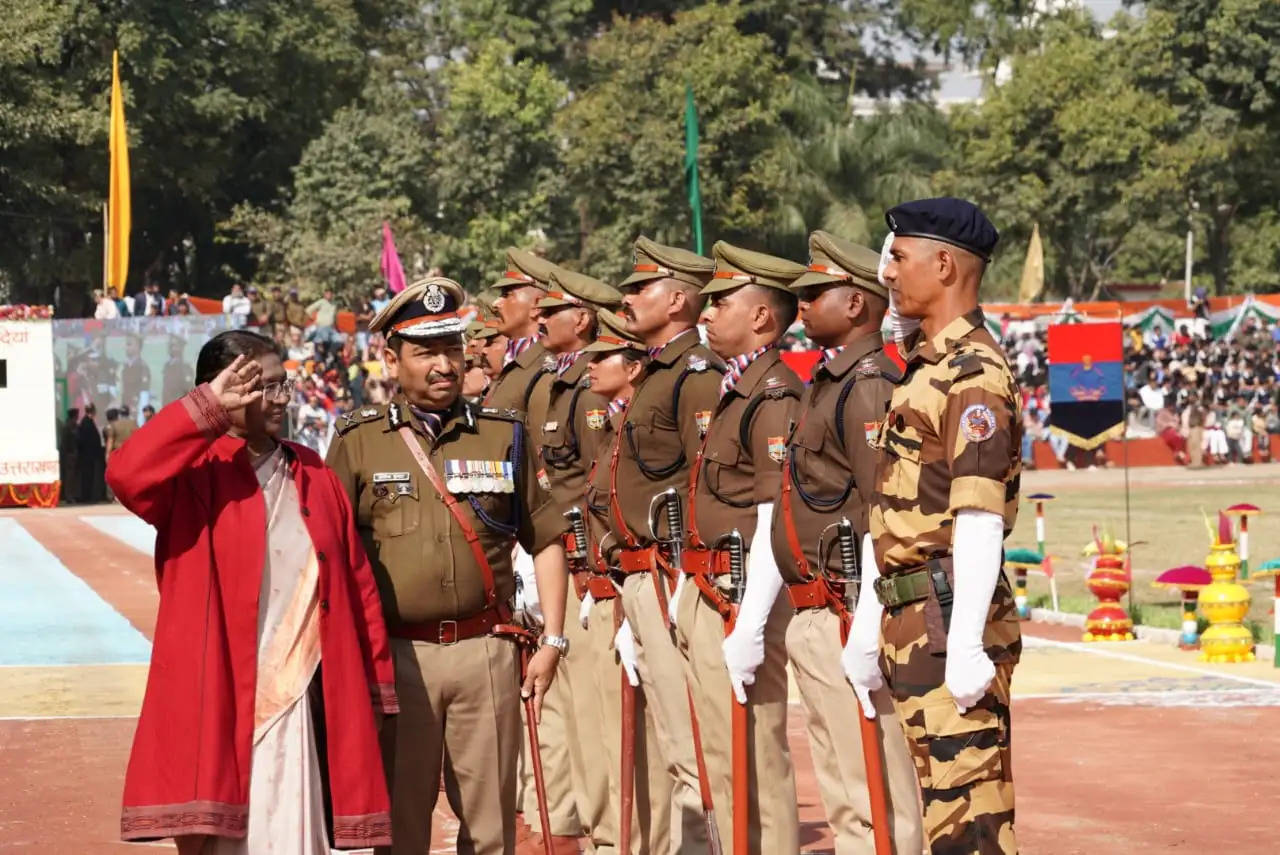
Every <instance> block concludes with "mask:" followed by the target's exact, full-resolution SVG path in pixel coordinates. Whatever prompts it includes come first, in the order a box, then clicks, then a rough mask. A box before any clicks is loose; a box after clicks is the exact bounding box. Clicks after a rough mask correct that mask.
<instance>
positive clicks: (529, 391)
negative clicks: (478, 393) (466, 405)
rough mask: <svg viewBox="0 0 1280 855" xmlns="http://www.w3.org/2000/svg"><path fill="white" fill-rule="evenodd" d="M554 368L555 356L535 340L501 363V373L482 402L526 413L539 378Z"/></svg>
mask: <svg viewBox="0 0 1280 855" xmlns="http://www.w3.org/2000/svg"><path fill="white" fill-rule="evenodd" d="M555 370H556V359H555V357H554V356H552V355H551V353H550V352H549V351H548V350H547V349H546V348H545V347H543V346H542V342H540V341H535V342H534V343H533V344H531V345H529V347H528V348H527V349H526V350H525V352H524V353H522V354H520V355H519V356H517V357H516V358H515V359H514V360H513V361H511V362H509V363H507V364H506V365H504V366H503V367H502V371H501V373H499V374H498V376H497V377H495V378H494V379H493V382H492V383H491V384H490V386H489V393H488V394H487V395H486V396H485V401H484V402H485V405H486V406H489V407H494V408H496V409H499V410H508V409H509V410H519V411H520V412H521V413H522V414H523V413H527V412H528V411H529V401H530V398H531V397H532V395H533V391H534V387H535V386H536V385H537V384H538V383H540V382H542V378H543V376H545V375H546V374H548V373H552V374H554V373H555Z"/></svg>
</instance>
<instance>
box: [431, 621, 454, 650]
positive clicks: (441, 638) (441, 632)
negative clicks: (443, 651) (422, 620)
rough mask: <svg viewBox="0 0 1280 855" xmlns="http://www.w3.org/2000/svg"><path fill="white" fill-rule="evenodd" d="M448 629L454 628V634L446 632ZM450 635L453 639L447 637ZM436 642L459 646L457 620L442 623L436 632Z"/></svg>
mask: <svg viewBox="0 0 1280 855" xmlns="http://www.w3.org/2000/svg"><path fill="white" fill-rule="evenodd" d="M448 627H452V633H449V632H446V631H445V630H446V628H448ZM450 634H451V635H452V637H451V638H446V637H445V636H446V635H450ZM436 642H437V643H438V644H444V645H449V644H457V643H458V622H457V621H456V620H442V621H440V626H439V629H438V631H437V632H436Z"/></svg>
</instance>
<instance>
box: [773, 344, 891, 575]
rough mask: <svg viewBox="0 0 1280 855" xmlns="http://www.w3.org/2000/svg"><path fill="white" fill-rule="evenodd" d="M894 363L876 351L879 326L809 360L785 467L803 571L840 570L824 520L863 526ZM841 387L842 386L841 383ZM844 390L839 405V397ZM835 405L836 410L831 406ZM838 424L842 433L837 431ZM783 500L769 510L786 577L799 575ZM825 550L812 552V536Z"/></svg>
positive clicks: (860, 532) (832, 533) (857, 533)
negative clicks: (819, 359)
mask: <svg viewBox="0 0 1280 855" xmlns="http://www.w3.org/2000/svg"><path fill="white" fill-rule="evenodd" d="M899 377H900V372H899V371H898V366H897V365H895V364H894V362H893V360H891V359H890V358H889V357H888V356H886V355H885V352H884V341H883V339H881V337H880V333H878V332H876V333H872V334H871V335H868V336H865V337H863V338H860V339H858V340H857V341H855V342H853V343H852V344H850V345H848V346H847V347H846V348H845V349H844V350H843V351H841V352H840V354H839V355H838V356H837V357H836V358H835V359H832V360H831V361H830V362H827V363H825V364H823V365H821V366H819V367H818V368H817V370H816V371H815V372H814V376H813V382H812V383H810V384H809V386H808V388H806V389H805V390H804V392H803V394H801V396H800V404H799V406H798V407H797V408H796V416H795V423H794V428H793V429H792V431H791V437H790V439H789V441H788V443H787V460H786V462H785V463H784V464H783V465H784V466H787V467H789V468H790V470H791V485H792V486H791V497H790V500H789V501H788V503H787V504H789V506H790V511H791V521H792V524H793V525H794V527H795V532H796V537H797V539H798V540H799V543H800V549H801V551H802V552H803V553H804V555H803V557H804V559H805V560H807V561H808V563H809V570H810V573H812V574H814V575H821V574H820V573H819V570H820V569H823V563H822V562H823V559H824V558H825V559H826V566H825V569H826V570H827V571H828V572H830V573H834V574H837V575H838V574H839V573H840V572H841V566H840V553H839V551H838V549H836V548H835V542H836V530H835V529H834V528H832V529H829V530H828V526H831V525H833V524H835V523H838V522H840V520H841V518H844V517H847V518H848V519H849V521H850V522H851V523H852V524H853V530H854V532H855V536H856V538H857V541H858V543H859V544H860V543H861V540H862V535H863V534H864V533H865V532H866V531H867V525H868V517H869V514H870V506H871V505H872V504H873V503H874V502H875V500H876V491H875V486H876V463H877V461H878V460H879V458H880V452H879V451H878V450H877V449H876V447H875V441H876V434H877V433H878V432H879V430H880V424H881V423H882V422H883V421H884V416H885V412H886V410H887V409H888V407H889V396H890V394H892V392H893V384H894V382H895V381H897V380H898V379H899ZM846 388H848V390H849V391H848V393H847V394H846V393H845V389H846ZM841 396H844V401H843V406H839V405H840V404H841V401H840V398H841ZM838 406H839V410H837V407H838ZM841 425H843V439H842V438H841ZM786 513H787V508H786V507H784V506H783V504H782V503H781V502H779V504H778V505H777V506H775V507H774V513H773V554H774V557H775V558H776V559H777V562H778V569H779V570H781V571H782V578H783V580H784V581H786V582H801V581H804V577H802V576H801V575H800V573H799V572H798V571H797V569H796V565H797V562H798V561H799V559H800V557H801V556H798V555H796V554H795V553H794V552H793V550H792V548H791V542H790V540H789V539H788V537H787V528H786ZM819 538H821V539H822V541H823V549H824V551H826V553H827V555H826V556H822V557H820V556H819V555H818V540H819Z"/></svg>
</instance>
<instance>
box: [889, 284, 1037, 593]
mask: <svg viewBox="0 0 1280 855" xmlns="http://www.w3.org/2000/svg"><path fill="white" fill-rule="evenodd" d="M906 362H907V371H906V377H905V379H904V380H903V382H902V383H901V384H900V385H899V386H898V387H897V388H895V389H894V391H893V398H892V401H891V403H890V407H889V413H888V415H887V416H886V417H885V420H884V423H883V424H882V425H881V427H880V432H879V438H878V444H879V445H880V446H881V447H883V449H884V452H885V453H884V455H883V456H882V457H881V460H880V465H879V468H878V469H877V471H876V492H877V493H878V494H879V500H878V501H877V503H876V504H875V506H874V507H873V508H872V510H871V536H872V538H873V539H874V540H875V550H876V563H877V566H878V567H879V570H880V573H881V574H892V573H900V572H903V571H906V570H913V569H915V568H917V567H919V566H921V565H922V564H924V563H925V562H926V561H928V560H929V559H931V558H938V557H943V556H948V555H950V554H951V535H952V525H953V523H954V521H955V514H956V512H957V511H960V510H964V509H966V508H972V509H976V510H982V511H990V512H992V513H996V514H1000V515H1001V516H1002V517H1003V518H1004V530H1005V536H1008V534H1009V532H1010V531H1011V530H1012V529H1013V524H1014V521H1015V520H1016V519H1017V515H1018V488H1019V477H1020V474H1021V471H1022V456H1021V448H1022V420H1021V418H1019V415H1018V413H1019V405H1018V404H1019V398H1018V386H1017V383H1016V382H1015V381H1014V377H1013V371H1012V370H1011V369H1010V368H1009V363H1008V361H1007V360H1006V359H1005V356H1004V353H1003V351H1001V349H1000V346H999V345H998V344H997V343H996V341H995V339H993V338H992V337H991V333H989V332H988V331H987V329H986V327H985V326H984V325H983V319H982V311H981V310H980V309H975V310H974V311H973V312H970V313H969V314H967V315H964V316H962V317H959V318H956V319H955V320H954V321H952V322H951V323H949V324H947V326H946V327H945V328H944V329H943V330H942V331H941V332H939V333H938V334H937V335H935V336H934V337H933V338H932V339H930V340H928V341H924V340H923V339H922V337H921V336H920V334H919V333H917V334H916V338H915V340H914V342H913V343H912V345H911V347H910V349H909V350H908V351H907V354H906Z"/></svg>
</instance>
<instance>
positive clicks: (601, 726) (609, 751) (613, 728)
mask: <svg viewBox="0 0 1280 855" xmlns="http://www.w3.org/2000/svg"><path fill="white" fill-rule="evenodd" d="M615 603H617V604H618V607H619V608H621V605H622V604H621V602H620V601H619V600H606V601H604V602H599V603H596V604H595V605H594V606H592V608H591V619H590V624H589V625H588V628H587V637H588V642H587V643H588V645H589V648H590V651H591V654H592V657H593V660H594V663H595V667H596V668H597V671H596V673H597V676H598V679H597V680H596V681H595V683H594V684H593V689H594V690H595V691H594V692H593V693H592V696H591V697H592V701H593V703H594V712H593V715H592V719H591V720H592V721H594V722H598V726H596V727H594V728H592V729H591V730H590V731H589V732H584V731H583V729H582V728H581V723H582V722H583V721H584V720H585V717H583V718H579V720H578V721H579V725H580V727H579V730H578V736H579V737H580V738H581V739H582V740H583V745H585V746H588V747H589V748H590V749H591V750H590V753H589V755H588V756H589V758H590V761H591V762H594V763H596V764H598V765H599V766H600V768H601V769H603V770H604V771H605V772H606V774H607V778H608V791H607V792H606V793H605V799H604V803H605V813H604V816H603V818H602V821H601V822H600V824H599V825H598V826H596V827H595V828H593V829H592V843H593V844H594V846H595V851H596V855H617V853H618V851H619V850H618V846H619V835H620V833H621V827H620V817H621V806H622V786H621V782H622V681H623V680H624V679H626V677H625V672H624V671H623V669H622V665H621V663H620V662H619V661H618V655H617V652H616V651H615V650H614V647H613V637H614V634H615V632H616V630H615V629H614V625H615V622H614V616H615V615H614V604H615ZM618 617H619V619H620V618H621V614H619V615H618ZM634 691H635V704H636V708H635V722H636V727H635V746H636V750H635V771H634V773H633V780H634V782H635V783H634V788H635V789H634V793H633V795H634V805H633V808H632V811H631V855H667V853H668V852H669V851H670V843H671V841H670V836H671V835H670V820H671V778H670V777H669V776H668V775H667V769H666V766H665V764H663V763H662V760H661V755H660V754H659V752H658V750H657V748H656V747H653V746H650V745H649V741H650V740H651V739H653V738H654V735H653V728H652V727H650V726H648V725H647V724H646V716H647V715H648V712H647V709H646V708H647V704H646V703H645V695H644V690H643V689H641V688H639V687H636V688H635V690H634Z"/></svg>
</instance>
